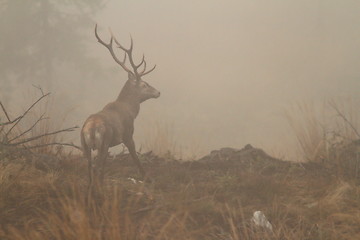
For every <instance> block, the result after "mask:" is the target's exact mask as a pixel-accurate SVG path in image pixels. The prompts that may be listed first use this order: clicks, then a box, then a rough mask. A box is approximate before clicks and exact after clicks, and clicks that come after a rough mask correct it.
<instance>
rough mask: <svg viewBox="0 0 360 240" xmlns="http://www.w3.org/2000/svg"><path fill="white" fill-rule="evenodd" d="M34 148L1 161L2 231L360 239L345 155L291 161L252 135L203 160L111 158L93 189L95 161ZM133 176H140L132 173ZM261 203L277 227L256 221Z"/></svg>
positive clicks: (51, 235)
mask: <svg viewBox="0 0 360 240" xmlns="http://www.w3.org/2000/svg"><path fill="white" fill-rule="evenodd" d="M28 157H30V155H27V156H25V157H24V158H23V159H17V160H16V161H15V160H13V161H11V162H7V163H6V161H4V160H3V159H2V161H1V166H0V184H1V188H0V191H1V192H0V216H1V218H0V226H1V228H0V238H2V239H224V240H225V239H292V240H294V239H295V240H296V239H302V240H303V239H357V238H358V237H360V231H359V229H358V224H359V221H360V202H359V197H360V187H359V186H358V183H359V181H358V179H356V178H352V179H348V178H344V177H343V175H342V174H341V171H338V170H339V167H341V166H338V165H327V166H325V165H324V164H320V163H302V164H300V163H291V162H285V161H281V160H278V159H274V158H272V157H270V156H268V155H267V154H266V153H265V152H263V151H262V150H260V149H256V148H253V147H252V146H250V145H248V146H246V147H245V148H243V149H240V150H237V149H230V148H226V149H221V150H218V151H213V152H212V153H211V154H210V155H208V156H206V157H204V158H202V159H200V160H199V161H193V162H182V161H176V160H168V159H165V158H159V157H157V156H155V155H153V154H152V153H151V152H150V153H146V154H142V155H141V156H140V159H141V161H142V163H143V164H144V166H145V168H146V169H147V170H148V172H149V174H150V176H151V179H152V181H151V182H146V183H143V182H138V181H136V178H137V177H139V176H138V173H137V169H136V168H135V167H134V165H133V163H132V161H131V158H130V156H129V155H128V154H125V153H122V154H120V155H118V156H116V157H113V158H111V159H109V164H108V166H107V167H106V180H105V185H104V188H103V189H102V192H101V193H98V195H97V196H96V197H95V198H92V199H88V198H87V184H88V182H87V181H88V178H87V171H86V169H87V167H86V161H84V159H82V158H80V157H76V156H70V157H69V156H67V157H62V158H57V161H56V163H54V159H51V157H50V156H49V157H48V158H42V159H39V158H36V157H34V158H32V161H28V163H26V160H28ZM132 177H133V178H134V179H132ZM257 210H261V211H262V212H264V213H265V215H266V217H267V218H268V220H269V221H270V222H271V224H272V225H273V231H272V232H271V231H269V230H266V229H263V228H262V227H257V226H254V224H253V223H252V221H251V217H252V214H253V212H254V211H257Z"/></svg>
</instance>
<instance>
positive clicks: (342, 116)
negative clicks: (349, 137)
mask: <svg viewBox="0 0 360 240" xmlns="http://www.w3.org/2000/svg"><path fill="white" fill-rule="evenodd" d="M329 105H330V106H331V107H332V108H333V109H334V110H335V111H336V112H337V114H338V115H339V116H340V117H341V118H342V119H343V120H344V122H345V123H347V124H348V125H349V126H350V127H351V129H352V130H353V131H354V132H355V134H356V136H357V137H358V138H360V134H359V132H358V131H357V129H356V128H355V127H354V125H352V123H351V122H350V121H349V120H348V119H347V118H346V117H345V115H344V114H343V113H342V112H340V110H339V108H338V107H337V106H336V105H335V103H333V102H329Z"/></svg>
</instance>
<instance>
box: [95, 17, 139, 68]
mask: <svg viewBox="0 0 360 240" xmlns="http://www.w3.org/2000/svg"><path fill="white" fill-rule="evenodd" d="M110 33H111V31H110ZM95 37H96V39H97V40H98V42H99V43H101V44H102V45H104V46H105V47H106V48H107V49H108V50H109V52H110V54H111V56H112V57H113V59H114V60H115V62H116V63H118V64H119V65H120V66H121V67H122V68H123V69H124V70H125V71H126V72H128V73H131V74H134V73H133V72H132V71H131V70H130V69H128V68H127V67H126V65H125V62H126V53H125V56H124V60H123V61H120V60H119V59H118V58H117V57H116V55H115V53H114V50H113V45H112V44H113V40H115V42H117V41H116V39H114V37H113V34H112V33H111V38H110V42H109V43H105V42H104V41H103V40H102V39H101V38H100V37H99V35H98V33H97V24H96V25H95Z"/></svg>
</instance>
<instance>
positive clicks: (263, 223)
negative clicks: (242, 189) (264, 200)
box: [251, 211, 273, 231]
mask: <svg viewBox="0 0 360 240" xmlns="http://www.w3.org/2000/svg"><path fill="white" fill-rule="evenodd" d="M251 221H252V222H253V223H254V224H255V225H256V226H260V227H265V228H267V229H269V230H270V231H272V230H273V228H272V225H271V223H270V222H269V221H268V220H267V219H266V217H265V214H264V213H263V212H261V211H255V212H254V215H253V217H252V218H251Z"/></svg>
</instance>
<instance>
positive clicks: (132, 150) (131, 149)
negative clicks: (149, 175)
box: [124, 138, 145, 178]
mask: <svg viewBox="0 0 360 240" xmlns="http://www.w3.org/2000/svg"><path fill="white" fill-rule="evenodd" d="M124 144H125V146H126V147H127V148H128V149H129V152H130V155H131V157H132V159H133V160H134V162H135V164H136V165H137V167H138V168H139V171H140V174H141V175H142V177H143V178H144V177H145V171H144V169H143V167H142V166H141V163H140V160H139V157H138V155H137V154H136V149H135V143H134V140H133V139H132V138H131V139H130V140H129V141H126V142H124Z"/></svg>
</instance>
